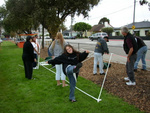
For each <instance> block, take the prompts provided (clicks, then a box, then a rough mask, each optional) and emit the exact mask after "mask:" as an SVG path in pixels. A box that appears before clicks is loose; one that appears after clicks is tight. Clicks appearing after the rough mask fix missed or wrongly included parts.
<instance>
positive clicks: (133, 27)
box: [132, 0, 136, 34]
mask: <svg viewBox="0 0 150 113" xmlns="http://www.w3.org/2000/svg"><path fill="white" fill-rule="evenodd" d="M135 7H136V0H134V10H133V26H132V29H133V34H134V29H135Z"/></svg>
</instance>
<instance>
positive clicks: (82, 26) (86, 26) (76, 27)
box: [73, 22, 92, 36]
mask: <svg viewBox="0 0 150 113" xmlns="http://www.w3.org/2000/svg"><path fill="white" fill-rule="evenodd" d="M91 28H92V26H91V25H89V24H87V23H85V22H79V23H76V24H75V25H74V27H73V29H74V30H75V31H78V32H80V34H81V36H82V35H83V32H85V31H86V30H87V31H88V30H90V29H91Z"/></svg>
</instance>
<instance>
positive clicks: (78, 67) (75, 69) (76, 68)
mask: <svg viewBox="0 0 150 113" xmlns="http://www.w3.org/2000/svg"><path fill="white" fill-rule="evenodd" d="M81 67H82V63H78V64H77V65H76V67H75V68H74V69H73V72H74V73H77V72H78V71H79V69H80V68H81Z"/></svg>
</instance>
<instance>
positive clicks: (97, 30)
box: [90, 24, 104, 32]
mask: <svg viewBox="0 0 150 113" xmlns="http://www.w3.org/2000/svg"><path fill="white" fill-rule="evenodd" d="M103 27H104V25H103V24H98V25H94V26H93V27H92V29H91V30H90V31H93V32H99V31H101V29H102V28H103Z"/></svg>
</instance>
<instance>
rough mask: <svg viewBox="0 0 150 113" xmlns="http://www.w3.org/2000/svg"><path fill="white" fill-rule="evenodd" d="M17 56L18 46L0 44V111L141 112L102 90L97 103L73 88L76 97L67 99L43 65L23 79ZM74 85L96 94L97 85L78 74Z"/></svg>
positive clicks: (56, 112)
mask: <svg viewBox="0 0 150 113" xmlns="http://www.w3.org/2000/svg"><path fill="white" fill-rule="evenodd" d="M21 56H22V48H18V47H17V46H16V45H15V44H14V43H12V42H8V41H4V42H3V43H2V45H1V46H0V60H1V61H0V83H1V85H0V91H1V93H0V112H1V113H100V112H101V113H141V112H140V111H139V110H138V109H137V108H135V107H134V106H133V105H129V104H128V103H126V102H124V101H123V100H122V99H119V98H118V97H115V96H113V95H110V94H108V93H107V92H106V91H105V90H103V92H102V95H101V99H102V101H100V102H99V103H98V102H97V101H96V100H94V99H92V98H90V97H89V96H87V95H85V94H83V93H81V92H80V91H79V90H77V89H76V92H75V95H76V99H77V100H78V101H77V102H75V103H71V102H70V101H69V86H68V87H64V88H63V87H62V86H56V80H55V74H53V73H51V72H50V71H48V70H46V69H45V68H43V67H41V66H40V68H39V70H34V71H33V77H34V78H35V80H28V79H26V78H25V74H24V68H23V67H22V66H23V62H22V58H21ZM41 60H42V59H41ZM47 67H48V68H51V66H47ZM53 71H55V70H54V69H53ZM67 80H68V79H67ZM77 87H78V88H81V89H82V90H84V91H85V92H87V93H89V94H90V95H92V96H94V97H96V98H97V97H98V94H99V91H100V87H99V85H96V84H94V83H93V82H91V81H89V80H86V79H84V78H82V77H80V76H79V78H78V82H77Z"/></svg>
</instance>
